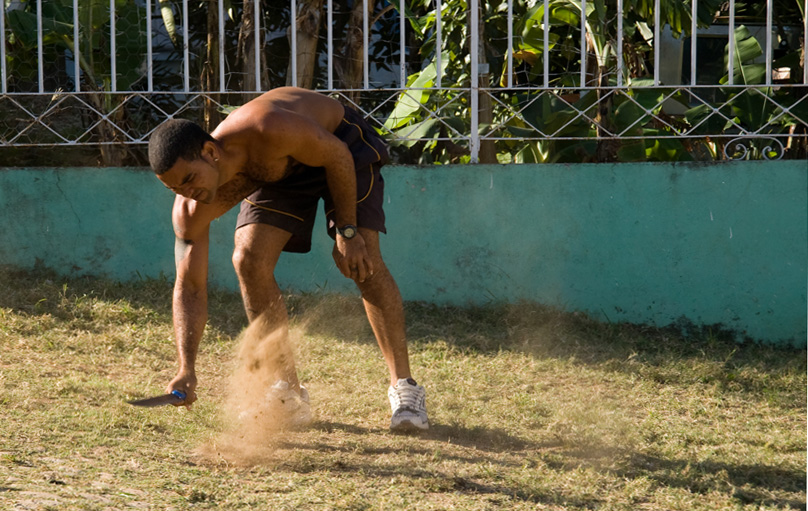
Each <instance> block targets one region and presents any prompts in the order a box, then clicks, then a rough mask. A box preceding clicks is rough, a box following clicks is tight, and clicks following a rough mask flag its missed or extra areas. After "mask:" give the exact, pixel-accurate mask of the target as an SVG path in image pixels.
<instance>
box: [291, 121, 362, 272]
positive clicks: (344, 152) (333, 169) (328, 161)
mask: <svg viewBox="0 0 808 511" xmlns="http://www.w3.org/2000/svg"><path fill="white" fill-rule="evenodd" d="M285 122H286V123H287V125H286V126H285V128H286V129H284V130H282V131H281V130H279V131H281V133H280V134H279V138H283V139H285V140H284V141H283V144H279V145H281V147H286V148H287V150H288V152H289V156H291V157H292V158H294V159H295V160H297V161H299V162H300V163H303V164H304V165H308V166H311V167H323V168H325V173H326V181H327V183H328V191H329V192H330V193H331V198H332V199H333V200H334V219H335V221H336V223H337V227H343V226H345V225H356V169H355V168H354V160H353V155H352V154H351V152H350V151H349V150H348V146H346V145H345V143H344V142H343V141H342V140H340V139H339V138H337V137H336V136H334V134H333V133H329V132H327V131H326V130H325V129H323V128H322V127H321V126H319V125H317V124H316V123H314V122H312V121H311V120H309V119H306V118H303V117H300V116H292V117H291V118H287V119H285ZM276 127H278V126H276ZM276 136H278V135H276ZM334 261H335V262H336V264H337V268H338V269H339V270H340V272H342V274H343V275H345V276H346V277H348V278H351V279H355V280H358V281H360V282H362V281H364V280H365V279H366V278H367V277H369V276H371V275H373V263H372V262H371V260H370V256H369V255H368V252H367V248H366V247H365V241H364V239H363V238H362V236H361V235H357V236H355V237H354V238H352V239H351V240H346V239H344V238H343V237H342V236H340V235H339V234H337V240H336V245H335V250H334Z"/></svg>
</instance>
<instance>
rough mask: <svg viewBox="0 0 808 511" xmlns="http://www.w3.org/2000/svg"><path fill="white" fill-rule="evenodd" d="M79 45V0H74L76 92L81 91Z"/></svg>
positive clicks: (74, 75)
mask: <svg viewBox="0 0 808 511" xmlns="http://www.w3.org/2000/svg"><path fill="white" fill-rule="evenodd" d="M79 47H80V44H79V0H73V81H74V84H73V86H74V89H75V90H76V92H81V50H80V49H79ZM3 60H5V58H4V59H3Z"/></svg>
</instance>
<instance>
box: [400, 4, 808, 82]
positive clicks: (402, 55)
mask: <svg viewBox="0 0 808 511" xmlns="http://www.w3.org/2000/svg"><path fill="white" fill-rule="evenodd" d="M806 1H808V0H806ZM404 8H405V4H404V0H399V2H398V12H399V21H398V23H399V26H398V47H399V50H398V51H399V56H398V61H399V62H398V65H399V68H400V69H399V70H400V74H401V77H400V83H399V87H401V88H402V89H403V88H404V87H406V86H407V59H406V53H407V51H406V47H405V44H406V42H407V38H406V37H405V33H404V29H405V28H406V21H407V15H406V11H405V10H404Z"/></svg>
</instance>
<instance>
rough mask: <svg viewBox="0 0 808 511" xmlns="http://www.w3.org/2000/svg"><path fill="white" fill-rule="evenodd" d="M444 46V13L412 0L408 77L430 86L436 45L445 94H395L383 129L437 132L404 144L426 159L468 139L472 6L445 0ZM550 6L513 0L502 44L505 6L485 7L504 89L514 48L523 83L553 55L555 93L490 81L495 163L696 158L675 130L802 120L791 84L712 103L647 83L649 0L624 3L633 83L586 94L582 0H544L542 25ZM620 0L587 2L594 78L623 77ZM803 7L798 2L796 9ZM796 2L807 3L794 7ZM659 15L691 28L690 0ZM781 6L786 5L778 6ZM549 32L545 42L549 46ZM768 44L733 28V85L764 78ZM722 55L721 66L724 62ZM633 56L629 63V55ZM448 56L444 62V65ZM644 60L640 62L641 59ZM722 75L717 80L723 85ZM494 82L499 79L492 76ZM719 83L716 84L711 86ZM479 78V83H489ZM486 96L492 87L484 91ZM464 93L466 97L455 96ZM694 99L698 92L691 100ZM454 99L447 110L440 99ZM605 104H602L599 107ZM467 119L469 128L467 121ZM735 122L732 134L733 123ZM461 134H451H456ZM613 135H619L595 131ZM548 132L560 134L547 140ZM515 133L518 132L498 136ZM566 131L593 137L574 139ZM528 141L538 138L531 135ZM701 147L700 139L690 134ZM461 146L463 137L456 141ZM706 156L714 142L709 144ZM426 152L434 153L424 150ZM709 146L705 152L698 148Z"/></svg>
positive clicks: (487, 53)
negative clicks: (414, 50)
mask: <svg viewBox="0 0 808 511" xmlns="http://www.w3.org/2000/svg"><path fill="white" fill-rule="evenodd" d="M797 4H799V2H797ZM442 5H443V12H442V20H443V22H444V26H443V32H442V34H443V36H442V47H441V48H439V49H437V48H435V45H436V43H437V41H436V31H435V30H434V25H435V22H436V19H437V15H436V12H435V10H434V7H433V6H432V3H431V2H426V1H416V2H412V3H410V4H409V5H408V10H407V13H406V14H407V16H408V19H409V20H410V23H411V26H412V27H413V29H414V30H415V31H416V33H417V35H418V36H419V37H420V42H421V44H420V55H421V56H423V57H424V60H425V65H424V66H422V69H421V70H420V71H418V72H416V73H414V74H412V75H411V76H410V77H409V80H408V86H411V87H430V86H434V85H435V83H436V72H435V62H436V60H437V59H436V58H435V55H436V54H437V53H438V52H441V54H442V59H441V64H442V71H441V83H442V86H443V89H441V90H438V91H425V90H424V91H421V90H419V91H417V92H415V93H412V92H408V93H404V94H401V95H400V97H399V102H398V103H397V105H396V107H395V109H394V110H393V112H392V114H391V115H390V117H389V118H388V119H387V123H386V125H385V126H386V127H387V128H388V129H390V130H391V131H393V132H394V133H395V134H396V135H400V136H408V137H410V138H414V137H422V138H424V139H431V140H432V141H431V142H430V141H426V142H420V143H418V142H415V141H407V142H404V143H402V145H403V146H404V147H406V148H407V149H409V150H410V154H411V155H412V156H414V157H415V158H416V159H418V161H419V162H421V163H426V162H429V161H432V162H439V163H449V162H458V161H460V160H459V159H458V156H457V151H456V150H455V151H454V152H453V151H451V150H450V149H451V148H452V144H441V143H439V141H438V139H439V138H444V139H445V138H447V137H448V138H450V139H451V140H452V141H453V143H455V144H463V143H464V139H465V137H462V136H460V135H459V134H460V133H468V132H469V128H468V126H470V120H471V113H470V111H469V109H468V108H469V104H470V101H468V100H467V99H466V98H465V97H461V96H460V93H459V91H458V90H457V89H460V88H468V87H469V84H470V79H471V77H470V76H469V74H468V70H469V65H468V60H467V59H468V57H467V55H468V54H469V50H468V47H469V44H471V41H470V36H469V33H468V23H469V13H468V5H467V4H466V2H462V1H451V0H449V1H445V2H443V4H442ZM544 8H545V4H544V2H543V1H519V0H516V1H514V2H513V16H514V28H513V33H514V35H515V37H514V45H513V47H512V48H508V47H507V39H506V38H505V37H504V36H503V34H505V33H506V32H507V25H506V23H507V3H506V2H504V1H499V0H492V1H489V2H485V3H483V4H482V5H481V10H480V18H481V26H482V27H483V30H484V33H483V34H482V38H483V40H484V41H485V43H484V44H483V45H481V50H482V55H481V61H482V62H484V63H488V64H489V65H490V68H491V69H492V70H493V69H497V70H501V71H499V72H498V73H497V74H498V76H497V78H498V79H497V83H498V84H499V86H500V87H503V88H504V87H506V86H507V84H508V82H509V80H508V78H509V77H508V75H507V73H508V69H507V60H506V57H507V54H508V52H509V51H511V52H512V55H513V59H514V62H513V66H514V71H515V76H514V77H512V81H513V83H514V85H515V86H516V87H522V88H524V87H533V86H540V85H544V83H543V81H544V62H543V59H544V56H545V52H547V54H548V56H549V62H548V63H547V64H548V68H549V86H550V87H551V90H549V91H547V90H541V91H524V90H518V91H508V90H504V89H503V90H502V92H499V91H497V90H496V89H491V90H490V94H491V95H492V97H493V104H494V114H493V122H492V123H491V124H489V125H485V126H481V130H480V134H481V136H483V137H494V138H496V139H497V141H496V144H497V153H498V155H497V160H498V161H499V162H502V163H505V162H517V163H522V162H574V161H592V159H593V158H594V155H595V154H596V150H597V148H598V147H599V145H600V144H606V143H608V144H613V145H615V146H616V150H615V152H614V154H615V155H616V156H617V157H618V158H619V159H620V160H621V161H642V160H660V161H676V160H690V159H693V155H692V154H691V153H690V151H691V150H693V147H692V144H691V145H689V146H686V145H685V144H683V143H682V142H681V141H680V140H677V139H675V138H673V136H674V135H677V134H681V133H683V132H687V133H688V134H689V135H698V134H704V135H715V134H720V133H722V132H727V133H733V130H734V129H737V128H738V127H743V128H745V129H749V130H750V131H755V130H757V129H758V128H761V127H762V126H765V125H767V124H771V125H772V126H774V127H775V128H777V131H778V132H783V130H787V129H788V128H790V127H791V126H793V125H794V124H795V121H800V122H805V121H804V120H803V119H804V118H803V115H804V111H805V110H806V109H808V107H807V106H805V105H803V104H802V103H799V102H798V100H797V99H796V98H795V97H794V95H793V94H792V93H791V92H790V91H787V90H780V91H772V90H770V89H769V90H766V89H763V88H761V89H750V90H747V91H741V92H739V91H728V90H721V91H719V96H720V97H719V98H717V101H714V100H707V101H706V103H707V104H700V105H697V106H693V107H692V108H691V104H690V103H689V102H690V101H693V99H691V98H688V97H684V95H683V94H681V93H678V94H674V95H672V96H671V94H672V90H670V89H659V88H649V87H648V86H649V85H653V83H652V82H651V81H650V80H649V79H647V78H645V76H646V73H647V72H648V71H647V70H648V69H649V68H650V65H649V64H647V63H646V62H650V60H651V59H652V55H653V54H652V52H653V44H654V41H653V36H654V30H653V22H654V17H655V12H654V2H653V1H651V0H625V2H624V11H623V17H624V39H623V41H622V42H621V43H622V44H623V45H624V48H627V50H626V51H624V58H625V59H627V60H626V61H625V62H624V63H623V66H622V69H623V73H624V76H623V82H624V83H625V84H626V85H627V89H625V90H618V91H617V92H615V93H613V94H611V96H609V95H605V96H604V97H600V96H599V94H601V93H600V92H596V91H595V90H592V91H588V92H587V91H582V90H576V89H571V88H577V87H580V86H581V85H582V84H581V83H580V66H581V62H580V55H581V51H580V26H581V16H582V13H581V3H580V2H579V1H577V0H550V2H548V12H547V18H548V22H549V24H548V26H545V25H544V18H545V12H544ZM615 8H616V2H615V1H609V0H590V1H588V2H587V4H586V13H584V16H585V23H586V30H587V34H588V36H589V39H590V47H589V48H588V51H589V52H592V53H594V57H591V62H588V65H594V68H593V69H596V71H594V73H595V74H593V71H591V70H589V68H588V70H587V77H588V78H587V80H588V82H587V84H586V85H587V87H595V86H597V85H598V84H601V85H603V84H604V83H603V82H604V81H606V82H608V85H609V86H614V85H615V84H616V78H615V73H616V70H617V67H618V66H617V61H616V57H617V51H616V45H617V22H616V15H615ZM721 8H722V2H721V1H720V0H702V1H699V5H698V11H697V12H698V20H697V25H698V26H699V27H707V26H709V25H711V24H712V22H713V17H714V16H715V14H716V13H717V12H719V10H720V9H721ZM737 8H738V11H739V12H742V13H748V12H751V10H750V7H749V6H746V5H741V4H739V5H738V7H737ZM792 8H793V9H795V10H796V11H797V12H798V11H799V9H796V8H795V7H794V6H792ZM799 8H800V9H801V8H802V5H801V4H799ZM660 10H661V12H660V13H659V15H660V20H661V21H662V23H663V24H664V25H666V26H668V27H670V29H671V31H672V33H673V35H674V37H685V36H689V35H691V34H690V32H691V29H692V28H691V27H692V23H691V5H690V4H689V3H685V2H680V1H677V0H663V1H662V2H661V3H660ZM775 11H776V12H783V8H782V6H780V5H778V6H776V9H775ZM545 38H546V42H547V48H545ZM760 55H762V50H761V47H760V43H759V42H758V41H757V40H756V39H755V38H754V37H752V35H751V33H750V32H749V31H748V30H747V29H746V28H745V27H738V29H737V30H736V49H735V65H734V69H735V72H734V76H733V77H734V82H735V83H736V84H738V83H743V84H758V83H763V80H764V73H765V65H764V64H761V63H758V62H753V61H754V60H755V59H757V58H758V57H759V56H760ZM797 57H798V52H796V53H795V52H792V53H791V54H789V55H788V56H786V57H784V58H783V59H782V62H778V63H777V64H778V65H784V66H785V65H787V64H790V65H791V66H792V69H796V68H798V66H800V65H801V63H800V61H799V59H798V58H797ZM726 58H727V57H726V55H725V66H724V68H725V69H726V63H727V61H726ZM629 59H633V60H629ZM447 61H448V62H447ZM638 66H639V67H638ZM726 81H727V79H726V77H725V79H724V80H723V81H722V83H726ZM489 85H490V86H491V87H496V84H495V83H493V80H492V83H490V84H489ZM716 85H719V84H716ZM485 86H486V85H485V84H481V87H485ZM483 93H485V92H483ZM570 94H573V95H575V94H578V97H577V98H576V99H571V100H569V101H567V100H565V99H563V98H564V97H568V96H570ZM458 98H460V99H458ZM767 98H774V99H776V101H777V103H779V104H781V105H785V106H789V105H792V104H793V105H796V106H795V108H793V109H792V111H791V112H790V113H789V112H785V111H784V110H783V108H780V107H778V106H776V105H775V104H774V103H772V102H771V101H769V100H767ZM677 102H678V103H680V104H682V105H684V106H685V109H687V112H686V114H685V115H684V116H682V117H681V118H679V119H676V120H674V119H671V120H666V119H667V118H668V117H670V116H667V114H665V112H663V104H665V103H677ZM696 102H697V103H698V101H697V100H696ZM449 103H451V105H452V106H451V107H448V108H447V107H445V106H444V105H445V104H449ZM599 109H602V110H603V112H600V111H599ZM461 124H462V125H464V126H466V127H465V128H462V127H461ZM727 130H728V131H727ZM455 131H456V132H457V133H458V135H457V136H454V132H455ZM602 133H605V134H606V135H605V136H608V134H611V135H612V136H614V135H617V137H616V138H611V139H608V138H601V139H600V140H597V139H598V137H601V136H602ZM548 137H553V138H548ZM629 137H644V138H648V137H659V138H656V139H653V140H649V141H647V142H643V141H640V140H632V139H631V138H629ZM503 138H504V139H508V138H512V139H513V141H511V140H503ZM571 138H592V139H593V140H592V141H588V140H569V139H571ZM525 139H536V140H538V141H530V140H525ZM693 144H695V145H700V144H703V142H699V141H695V142H693ZM454 147H455V148H456V147H457V145H455V146H454ZM706 149H707V151H706V152H707V153H708V154H715V153H716V151H715V150H713V149H712V148H709V147H707V148H706ZM427 151H432V152H431V154H429V155H425V154H424V153H426V152H427ZM700 152H701V153H702V154H703V153H704V152H705V151H700Z"/></svg>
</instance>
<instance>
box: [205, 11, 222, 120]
mask: <svg viewBox="0 0 808 511" xmlns="http://www.w3.org/2000/svg"><path fill="white" fill-rule="evenodd" d="M207 29H208V41H207V42H208V44H207V52H206V54H205V62H204V63H203V64H202V76H201V81H202V90H204V91H214V90H219V83H218V77H219V10H218V4H217V3H216V0H208V23H207ZM216 99H218V94H214V93H208V94H207V95H206V96H205V108H204V111H203V113H202V115H203V119H202V127H203V128H204V129H205V131H208V132H210V131H213V128H215V127H216V125H217V124H219V121H220V120H221V115H220V114H219V112H218V110H217V109H216V103H217V102H218V101H214V100H216Z"/></svg>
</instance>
